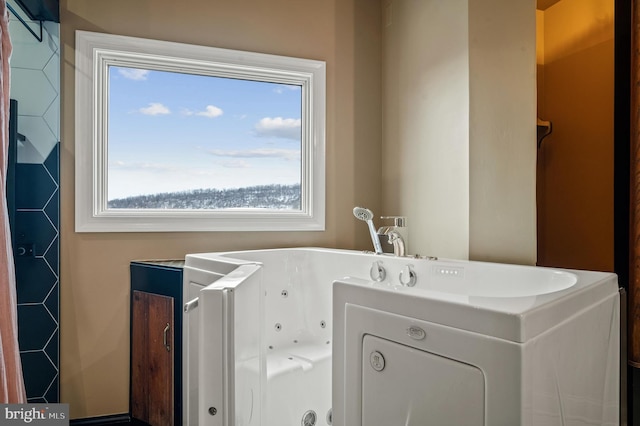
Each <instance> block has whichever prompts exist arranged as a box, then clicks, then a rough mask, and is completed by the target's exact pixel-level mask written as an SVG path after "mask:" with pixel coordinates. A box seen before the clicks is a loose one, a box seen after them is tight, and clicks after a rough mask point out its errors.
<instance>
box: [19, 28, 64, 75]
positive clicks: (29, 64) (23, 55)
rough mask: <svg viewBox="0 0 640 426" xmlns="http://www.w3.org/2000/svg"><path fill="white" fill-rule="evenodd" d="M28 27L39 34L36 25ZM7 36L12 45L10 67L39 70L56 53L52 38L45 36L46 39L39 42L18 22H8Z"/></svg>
mask: <svg viewBox="0 0 640 426" xmlns="http://www.w3.org/2000/svg"><path fill="white" fill-rule="evenodd" d="M28 23H29V22H28ZM30 27H31V29H33V30H34V32H35V33H36V34H39V33H40V26H39V25H38V24H33V25H30ZM9 34H10V35H11V43H12V44H13V52H12V54H11V66H12V67H17V68H29V69H36V70H41V69H43V68H44V66H45V65H46V64H47V62H49V59H50V58H51V56H53V54H54V53H55V52H56V51H58V46H56V45H55V41H54V40H53V38H52V37H50V36H48V35H47V34H45V35H47V37H44V39H43V41H42V42H39V41H38V40H37V39H36V38H35V37H34V36H33V35H32V34H30V33H29V31H27V29H26V28H25V27H24V25H22V23H21V22H19V21H18V20H11V21H10V23H9Z"/></svg>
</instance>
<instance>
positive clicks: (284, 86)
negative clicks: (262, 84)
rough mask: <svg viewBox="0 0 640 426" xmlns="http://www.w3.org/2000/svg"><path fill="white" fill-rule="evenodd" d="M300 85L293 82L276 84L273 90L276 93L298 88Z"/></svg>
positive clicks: (279, 93)
mask: <svg viewBox="0 0 640 426" xmlns="http://www.w3.org/2000/svg"><path fill="white" fill-rule="evenodd" d="M300 89H301V87H300V86H297V85H293V84H278V85H277V86H276V87H275V88H274V89H273V91H274V92H275V93H277V94H278V95H281V94H283V93H284V92H285V91H291V92H292V91H294V90H300Z"/></svg>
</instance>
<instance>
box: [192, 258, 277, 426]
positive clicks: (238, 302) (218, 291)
mask: <svg viewBox="0 0 640 426" xmlns="http://www.w3.org/2000/svg"><path fill="white" fill-rule="evenodd" d="M260 271H261V268H260V266H259V265H253V264H251V265H242V266H240V267H238V268H237V269H236V270H234V271H233V272H231V273H229V274H227V275H226V276H224V277H223V278H221V279H219V280H218V281H216V282H215V283H213V284H211V285H210V286H208V287H205V288H203V289H202V290H200V295H199V301H198V310H199V311H200V315H199V319H200V324H199V345H198V368H199V371H200V374H199V383H198V391H199V392H198V425H200V426H240V425H242V426H253V425H259V424H260V414H261V410H260V407H261V394H262V392H261V383H262V380H261V377H262V373H263V371H265V369H264V368H263V365H262V364H263V361H262V359H263V358H264V357H261V356H260V355H261V354H260V350H261V346H262V345H261V341H260V339H261V333H260V331H261V328H260V317H261V312H262V309H263V308H262V303H261V300H262V298H261V297H260V295H261V290H260V288H261V283H260V281H261V273H260Z"/></svg>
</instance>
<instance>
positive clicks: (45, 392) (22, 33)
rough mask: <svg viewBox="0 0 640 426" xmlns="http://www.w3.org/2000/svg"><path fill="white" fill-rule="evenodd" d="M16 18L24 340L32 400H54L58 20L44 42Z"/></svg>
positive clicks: (17, 232) (47, 27)
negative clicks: (23, 140) (22, 137)
mask: <svg viewBox="0 0 640 426" xmlns="http://www.w3.org/2000/svg"><path fill="white" fill-rule="evenodd" d="M14 6H15V4H14ZM10 19H11V22H10V24H9V32H10V35H11V41H12V44H13V54H12V56H11V98H12V99H16V100H17V101H18V131H19V132H20V133H21V134H23V135H24V136H25V137H26V142H28V143H26V142H25V143H24V144H22V145H19V146H18V161H19V163H18V164H16V169H15V170H16V212H15V224H14V229H12V232H13V234H14V236H15V241H16V247H15V250H14V254H15V260H16V262H15V263H16V287H17V294H18V340H19V343H20V355H21V358H22V369H23V372H24V380H25V387H26V389H27V399H28V401H29V402H33V403H35V402H49V403H55V402H59V398H60V397H59V394H60V392H59V374H58V372H59V354H58V351H59V346H60V342H59V334H60V333H59V321H58V318H59V316H58V315H59V299H60V298H59V293H60V292H59V288H60V286H59V255H60V248H59V241H60V238H59V234H60V232H59V230H60V222H59V221H60V219H59V217H60V213H59V206H60V196H59V183H60V180H59V164H60V147H59V142H58V141H59V139H60V123H59V121H60V96H59V95H60V24H58V23H55V22H45V23H44V31H43V36H44V37H43V41H42V42H38V40H36V39H35V38H34V37H33V36H32V35H31V34H30V33H29V32H28V31H27V30H26V29H25V28H24V27H23V25H22V24H21V23H20V22H19V21H18V20H17V19H16V18H15V17H14V16H13V14H10ZM29 25H32V27H33V28H36V27H38V26H39V24H38V23H37V22H29ZM25 147H26V148H25ZM26 163H30V164H26ZM21 253H23V255H20V254H21Z"/></svg>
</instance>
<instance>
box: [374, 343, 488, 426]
mask: <svg viewBox="0 0 640 426" xmlns="http://www.w3.org/2000/svg"><path fill="white" fill-rule="evenodd" d="M362 343H363V345H362V425H363V426H389V425H407V426H427V425H433V426H442V425H452V426H453V425H456V426H457V425H465V426H482V425H484V377H483V375H482V372H481V371H480V370H479V369H478V368H476V367H472V366H470V365H467V364H463V363H460V362H457V361H454V360H451V359H447V358H444V357H441V356H438V355H434V354H430V353H429V352H425V351H421V350H419V349H416V348H412V347H409V346H405V345H402V344H399V343H396V342H391V341H389V340H386V339H381V338H379V337H376V336H371V335H365V336H364V339H363V342H362Z"/></svg>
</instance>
